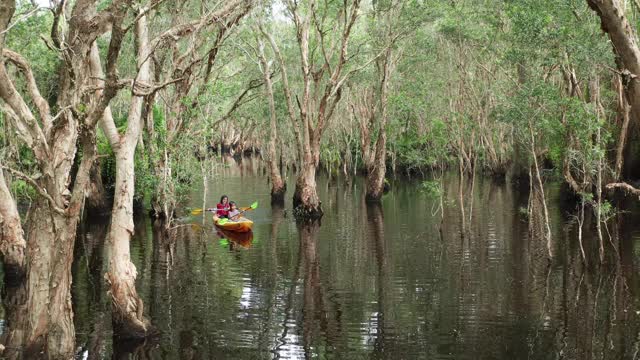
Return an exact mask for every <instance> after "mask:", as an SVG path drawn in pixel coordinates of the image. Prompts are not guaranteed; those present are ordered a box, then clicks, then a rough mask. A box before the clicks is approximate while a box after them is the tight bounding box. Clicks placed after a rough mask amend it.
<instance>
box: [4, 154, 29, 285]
mask: <svg viewBox="0 0 640 360" xmlns="http://www.w3.org/2000/svg"><path fill="white" fill-rule="evenodd" d="M0 165H1V164H0ZM26 246H27V243H26V241H25V240H24V231H23V230H22V224H21V222H20V214H18V208H17V207H16V203H15V201H14V200H13V196H12V195H11V192H10V191H9V188H8V187H7V183H6V182H5V179H4V174H3V171H2V167H1V166H0V253H2V266H3V270H4V277H5V282H7V281H19V280H21V279H22V278H23V276H24V273H25V255H24V252H25V248H26Z"/></svg>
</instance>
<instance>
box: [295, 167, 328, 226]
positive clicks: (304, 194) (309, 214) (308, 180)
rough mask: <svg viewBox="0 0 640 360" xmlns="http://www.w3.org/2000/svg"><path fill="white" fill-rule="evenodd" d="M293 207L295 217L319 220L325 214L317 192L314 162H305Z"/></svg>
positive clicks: (298, 181) (299, 174)
mask: <svg viewBox="0 0 640 360" xmlns="http://www.w3.org/2000/svg"><path fill="white" fill-rule="evenodd" d="M293 207H294V208H295V210H294V211H295V215H296V216H299V217H302V218H308V219H319V218H321V217H322V215H323V214H324V213H323V211H322V204H321V202H320V198H319V197H318V192H317V190H316V164H315V162H314V161H313V160H305V161H304V163H303V164H302V169H300V172H299V173H298V177H297V178H296V188H295V191H294V193H293Z"/></svg>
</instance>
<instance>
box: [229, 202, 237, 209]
mask: <svg viewBox="0 0 640 360" xmlns="http://www.w3.org/2000/svg"><path fill="white" fill-rule="evenodd" d="M231 205H235V206H236V207H237V205H236V202H235V201H229V208H231Z"/></svg>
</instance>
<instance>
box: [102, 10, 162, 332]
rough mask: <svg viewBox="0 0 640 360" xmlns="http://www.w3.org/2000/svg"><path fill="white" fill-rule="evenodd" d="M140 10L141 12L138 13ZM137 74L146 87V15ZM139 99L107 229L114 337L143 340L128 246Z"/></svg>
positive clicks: (139, 26) (145, 325) (120, 155)
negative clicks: (109, 224) (141, 338)
mask: <svg viewBox="0 0 640 360" xmlns="http://www.w3.org/2000/svg"><path fill="white" fill-rule="evenodd" d="M142 11H144V10H142ZM135 30H136V40H137V59H138V67H139V71H138V75H137V77H136V82H137V83H140V84H141V85H147V84H148V83H149V82H150V80H151V68H150V62H151V60H150V59H149V56H148V55H149V41H148V28H147V19H146V16H144V15H142V16H140V18H139V20H138V21H137V22H136V28H135ZM143 102H144V97H143V96H138V95H134V96H133V97H132V99H131V105H130V108H129V116H128V120H127V121H128V123H127V131H126V133H125V134H124V137H123V138H122V139H121V141H120V142H119V144H118V145H119V146H118V147H117V149H116V184H115V194H114V199H113V211H112V215H111V226H110V229H109V235H108V241H107V244H108V247H109V272H108V273H107V274H106V275H105V278H106V280H107V282H108V284H109V295H110V296H111V305H112V312H113V313H112V316H113V319H112V320H113V323H114V330H115V332H116V336H118V337H123V338H139V337H144V336H146V334H147V331H148V329H149V322H148V320H147V319H145V318H144V317H143V304H142V300H141V299H140V297H139V296H138V293H137V291H136V287H135V281H136V275H137V274H136V267H135V265H133V263H132V262H131V253H130V249H129V243H130V241H131V237H132V235H133V230H134V229H133V195H134V190H135V189H134V185H135V175H134V157H135V151H136V145H137V144H138V138H139V137H140V132H141V129H142V106H143Z"/></svg>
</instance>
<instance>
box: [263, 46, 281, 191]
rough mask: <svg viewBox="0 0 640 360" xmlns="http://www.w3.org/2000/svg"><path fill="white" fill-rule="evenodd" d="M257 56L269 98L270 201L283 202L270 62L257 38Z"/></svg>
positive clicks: (268, 155)
mask: <svg viewBox="0 0 640 360" xmlns="http://www.w3.org/2000/svg"><path fill="white" fill-rule="evenodd" d="M258 58H259V59H260V64H261V65H262V69H261V70H262V74H263V75H264V84H265V89H266V91H267V98H268V100H269V130H270V138H269V151H268V153H267V163H268V165H269V174H270V176H271V202H272V203H278V204H283V203H284V194H285V191H286V190H287V184H286V183H285V182H284V180H283V179H282V176H281V175H280V168H279V167H278V158H277V151H276V144H277V142H278V119H277V114H276V102H275V99H274V95H273V84H272V83H271V64H270V63H269V61H267V58H266V56H265V53H264V43H263V42H262V41H261V40H258Z"/></svg>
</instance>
